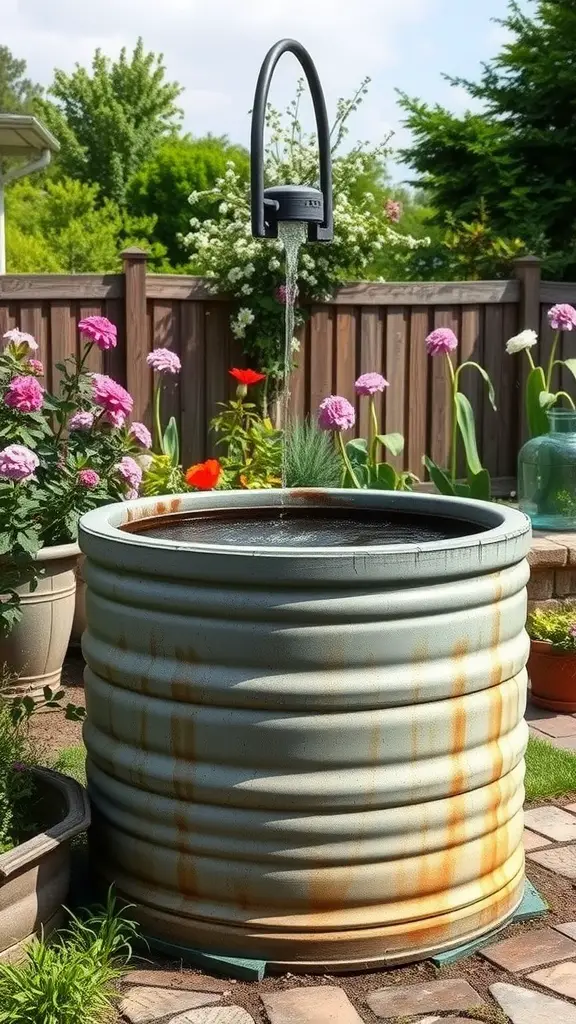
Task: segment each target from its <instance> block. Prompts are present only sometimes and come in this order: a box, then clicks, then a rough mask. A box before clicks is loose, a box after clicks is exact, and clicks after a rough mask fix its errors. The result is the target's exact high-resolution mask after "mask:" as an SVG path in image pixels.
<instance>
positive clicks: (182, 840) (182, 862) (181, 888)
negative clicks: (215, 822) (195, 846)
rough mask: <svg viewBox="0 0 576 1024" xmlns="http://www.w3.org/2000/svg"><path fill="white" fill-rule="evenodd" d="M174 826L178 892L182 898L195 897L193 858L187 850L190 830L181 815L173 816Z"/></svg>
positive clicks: (195, 884) (195, 883)
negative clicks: (176, 834) (176, 836)
mask: <svg viewBox="0 0 576 1024" xmlns="http://www.w3.org/2000/svg"><path fill="white" fill-rule="evenodd" d="M174 824H175V826H176V831H177V832H178V839H177V849H178V857H177V860H176V879H177V882H178V892H180V893H182V895H183V896H188V897H190V896H197V895H198V889H197V879H196V868H195V865H194V858H193V856H192V854H191V852H190V850H189V844H188V837H189V835H190V829H189V828H188V823H187V821H186V819H185V818H184V817H183V816H182V815H181V814H175V815H174Z"/></svg>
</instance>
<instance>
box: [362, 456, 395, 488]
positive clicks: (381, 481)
mask: <svg viewBox="0 0 576 1024" xmlns="http://www.w3.org/2000/svg"><path fill="white" fill-rule="evenodd" d="M397 484H398V474H397V473H396V470H395V469H394V467H393V466H391V465H390V464H389V463H388V462H380V463H379V464H378V465H377V466H374V468H373V469H372V472H371V473H370V479H369V485H370V487H373V488H374V490H376V491H395V490H396V487H397Z"/></svg>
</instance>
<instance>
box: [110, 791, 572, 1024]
mask: <svg viewBox="0 0 576 1024" xmlns="http://www.w3.org/2000/svg"><path fill="white" fill-rule="evenodd" d="M526 826H527V827H526V830H525V838H524V845H525V849H526V857H527V861H528V864H529V863H530V861H532V862H534V863H535V864H538V865H539V866H541V867H544V868H546V869H547V870H548V871H551V872H553V873H556V874H560V875H562V876H563V877H564V878H567V879H576V804H569V805H568V806H567V807H556V806H553V805H545V806H542V807H537V808H534V809H532V810H529V811H527V812H526ZM505 936H506V933H505V932H504V937H502V936H501V937H500V938H498V939H497V940H496V939H495V940H494V941H493V942H492V943H491V944H489V945H487V946H484V947H483V948H480V949H478V951H477V952H476V953H475V954H473V958H472V959H473V960H475V961H476V963H477V964H480V963H482V962H483V963H484V965H485V967H486V969H489V965H491V966H493V967H494V969H495V971H497V972H498V973H497V974H496V977H499V978H500V979H502V978H504V979H507V980H499V981H498V982H496V983H494V984H491V985H489V993H490V994H489V995H487V994H486V998H484V999H483V998H482V996H481V995H480V993H479V992H478V991H476V989H475V988H474V976H472V977H470V980H465V979H464V978H463V977H462V978H458V977H451V978H446V979H445V980H444V979H442V977H441V972H440V976H438V977H437V978H436V979H428V980H423V981H419V982H417V983H414V984H406V983H405V982H404V981H402V982H401V983H400V982H399V980H398V981H397V982H396V983H395V982H394V969H391V970H390V971H389V972H384V973H383V974H382V975H381V976H380V977H379V978H375V979H374V988H373V990H372V991H368V992H366V993H365V994H364V995H363V996H362V997H359V996H358V995H357V994H355V992H354V991H351V993H350V995H351V997H352V998H350V997H349V995H348V993H347V991H346V989H347V984H346V977H345V976H344V977H339V978H325V979H318V983H316V981H315V980H313V979H306V984H303V983H302V982H300V983H299V979H298V977H297V976H293V977H291V976H285V977H284V978H283V979H281V987H280V984H279V987H278V988H277V989H276V990H275V991H270V990H269V986H268V990H264V989H262V991H260V989H259V986H258V983H256V982H255V983H253V985H252V986H251V988H250V991H251V993H253V996H252V1001H251V1003H249V1004H247V1005H249V1006H250V1009H246V1008H245V1007H243V1006H241V1005H239V1003H240V1002H242V1001H243V1000H242V999H241V997H240V996H241V994H240V993H239V990H238V986H239V985H240V983H239V982H235V981H233V980H228V979H221V978H214V977H210V976H208V975H206V974H201V973H199V972H195V971H168V970H162V971H160V970H158V971H151V970H146V971H133V972H131V973H130V974H129V975H127V977H126V989H125V992H124V998H123V1001H122V1004H121V1006H120V1010H121V1013H122V1020H123V1021H125V1022H126V1024H261V1022H266V1024H373V1022H374V1021H384V1022H386V1021H387V1022H389V1024H466V1022H467V1024H473V1022H474V1021H476V1022H481V1024H484V1022H489V1024H576V920H574V921H567V922H564V923H562V924H550V923H549V922H546V921H545V920H544V921H542V922H541V923H540V924H538V925H536V926H535V927H531V928H527V929H525V930H522V931H516V932H515V934H513V935H512V936H509V937H508V938H506V937H505ZM467 962H468V963H469V962H470V961H467ZM456 972H457V966H456ZM452 973H454V972H452ZM384 982H385V983H384ZM484 984H485V985H486V984H487V981H485V983H484ZM244 991H246V989H244ZM484 992H485V993H486V988H484ZM256 1003H257V1004H258V1009H257V1010H255V1009H254V1006H255V1005H256Z"/></svg>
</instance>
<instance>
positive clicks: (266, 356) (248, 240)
mask: <svg viewBox="0 0 576 1024" xmlns="http://www.w3.org/2000/svg"><path fill="white" fill-rule="evenodd" d="M367 84H368V79H366V80H365V81H364V82H363V83H362V85H361V86H360V89H359V90H358V92H357V94H356V95H355V96H354V97H353V99H352V100H349V101H345V100H340V101H339V104H338V111H337V116H336V120H335V123H334V126H333V128H332V139H333V140H334V144H333V149H332V151H333V156H334V160H333V183H334V241H333V243H332V244H331V245H322V244H318V245H306V246H305V247H304V249H303V250H302V252H301V256H300V263H299V272H298V273H299V289H298V291H299V295H300V297H301V298H303V299H304V300H305V301H307V300H314V301H316V302H323V301H326V300H327V299H328V298H329V297H331V296H332V294H333V293H334V291H335V290H336V289H337V288H338V287H339V286H340V285H342V284H344V283H346V282H349V281H351V280H362V279H364V278H365V277H366V276H367V274H368V271H369V268H370V266H371V265H372V264H373V263H374V259H375V257H376V256H377V254H378V253H379V252H380V251H381V250H383V249H385V248H388V249H389V248H391V247H399V246H402V247H407V248H416V247H418V246H420V245H426V244H428V240H427V239H420V240H416V239H414V238H411V237H410V236H408V235H402V234H400V233H399V232H398V231H397V230H395V228H394V227H393V224H394V223H396V222H397V221H398V220H399V219H400V217H401V214H402V210H401V208H400V206H399V204H394V203H391V202H388V203H386V204H385V207H386V208H383V206H382V201H381V199H379V198H378V197H377V196H375V195H374V194H373V193H371V192H369V191H366V189H365V186H363V182H364V181H365V180H366V179H367V178H370V179H373V178H374V167H375V166H377V165H378V164H379V163H380V161H381V159H382V157H383V155H384V153H385V146H383V145H381V146H376V147H372V148H368V146H367V145H366V144H361V143H359V144H358V145H356V146H354V147H353V148H352V149H351V150H350V151H349V152H348V153H344V154H341V153H339V152H338V151H339V149H340V146H341V144H342V142H343V140H344V138H345V136H346V134H347V131H348V128H347V121H348V118H349V117H350V115H351V114H352V113H353V112H354V111H355V110H356V109H357V107H358V104H359V103H360V102H361V101H362V97H363V96H364V94H365V93H366V91H367ZM303 91H304V85H303V82H300V83H299V85H298V91H297V95H296V99H295V100H294V101H293V102H292V103H291V104H290V106H289V108H288V111H287V114H288V123H287V124H286V125H284V124H283V123H282V118H281V115H280V114H279V112H278V111H276V110H274V109H273V108H272V107H269V108H268V113H267V125H268V128H269V129H270V131H271V138H270V145H269V146H268V148H267V151H266V158H265V168H264V170H265V179H266V183H267V185H278V184H297V185H315V184H317V180H316V179H317V177H318V151H317V144H316V138H315V136H314V135H304V134H303V133H302V127H301V124H300V119H299V105H300V99H301V96H302V93H303ZM206 197H208V198H211V199H212V200H213V202H214V204H215V207H216V208H217V213H216V214H215V215H214V217H213V218H211V219H208V220H203V221H202V222H200V220H198V219H197V218H193V219H192V220H191V221H190V227H191V231H190V232H189V233H188V234H187V235H186V236H185V237H184V239H183V241H184V243H185V244H186V246H187V247H188V250H189V252H190V259H191V262H192V266H193V269H194V271H195V272H196V273H199V274H203V275H204V276H206V277H209V278H212V279H213V282H214V284H213V288H214V291H215V292H221V293H226V294H227V295H230V296H232V297H233V299H234V312H233V315H232V317H231V328H232V331H233V333H234V335H235V336H236V337H237V338H241V339H242V340H243V343H244V350H245V351H246V352H247V353H248V354H249V355H250V356H251V357H252V358H253V359H254V361H255V362H256V363H257V364H258V365H259V366H261V367H262V368H263V369H264V370H265V371H266V373H267V376H268V378H269V379H271V380H272V382H274V378H275V377H277V376H278V375H279V374H281V373H282V371H283V365H284V313H285V303H286V298H287V296H286V289H285V283H284V282H285V273H284V255H283V246H282V242H281V241H279V240H277V239H264V240H262V239H255V238H252V234H251V227H250V209H249V192H248V188H247V186H246V184H245V182H244V181H243V179H242V178H241V176H240V175H239V174H238V172H237V170H236V169H235V166H234V164H233V163H229V164H228V168H227V170H226V173H225V175H224V177H223V178H220V179H219V180H218V181H217V182H216V185H215V187H214V189H212V190H210V191H209V192H203V193H193V194H192V195H191V196H190V203H191V204H192V207H194V206H195V205H196V204H197V203H198V202H199V201H200V199H202V201H204V200H205V198H206ZM302 320H303V311H302V309H301V308H300V309H298V310H297V312H296V323H297V324H298V323H301V322H302ZM293 348H294V349H296V348H297V342H293Z"/></svg>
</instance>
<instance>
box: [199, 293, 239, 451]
mask: <svg viewBox="0 0 576 1024" xmlns="http://www.w3.org/2000/svg"><path fill="white" fill-rule="evenodd" d="M205 309H206V406H205V409H206V430H207V442H206V455H207V456H208V457H210V458H214V457H215V456H217V455H218V454H219V448H218V447H217V445H216V438H215V437H214V435H213V434H212V433H210V430H209V427H210V423H211V421H212V419H213V418H214V416H216V415H217V413H218V411H219V409H218V403H219V402H226V401H228V398H229V396H230V384H229V381H230V380H231V378H230V375H229V373H228V370H229V369H230V366H231V364H230V350H231V340H232V339H231V336H230V323H229V314H228V308H227V307H226V306H225V305H224V304H223V303H218V302H207V303H206V306H205Z"/></svg>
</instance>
